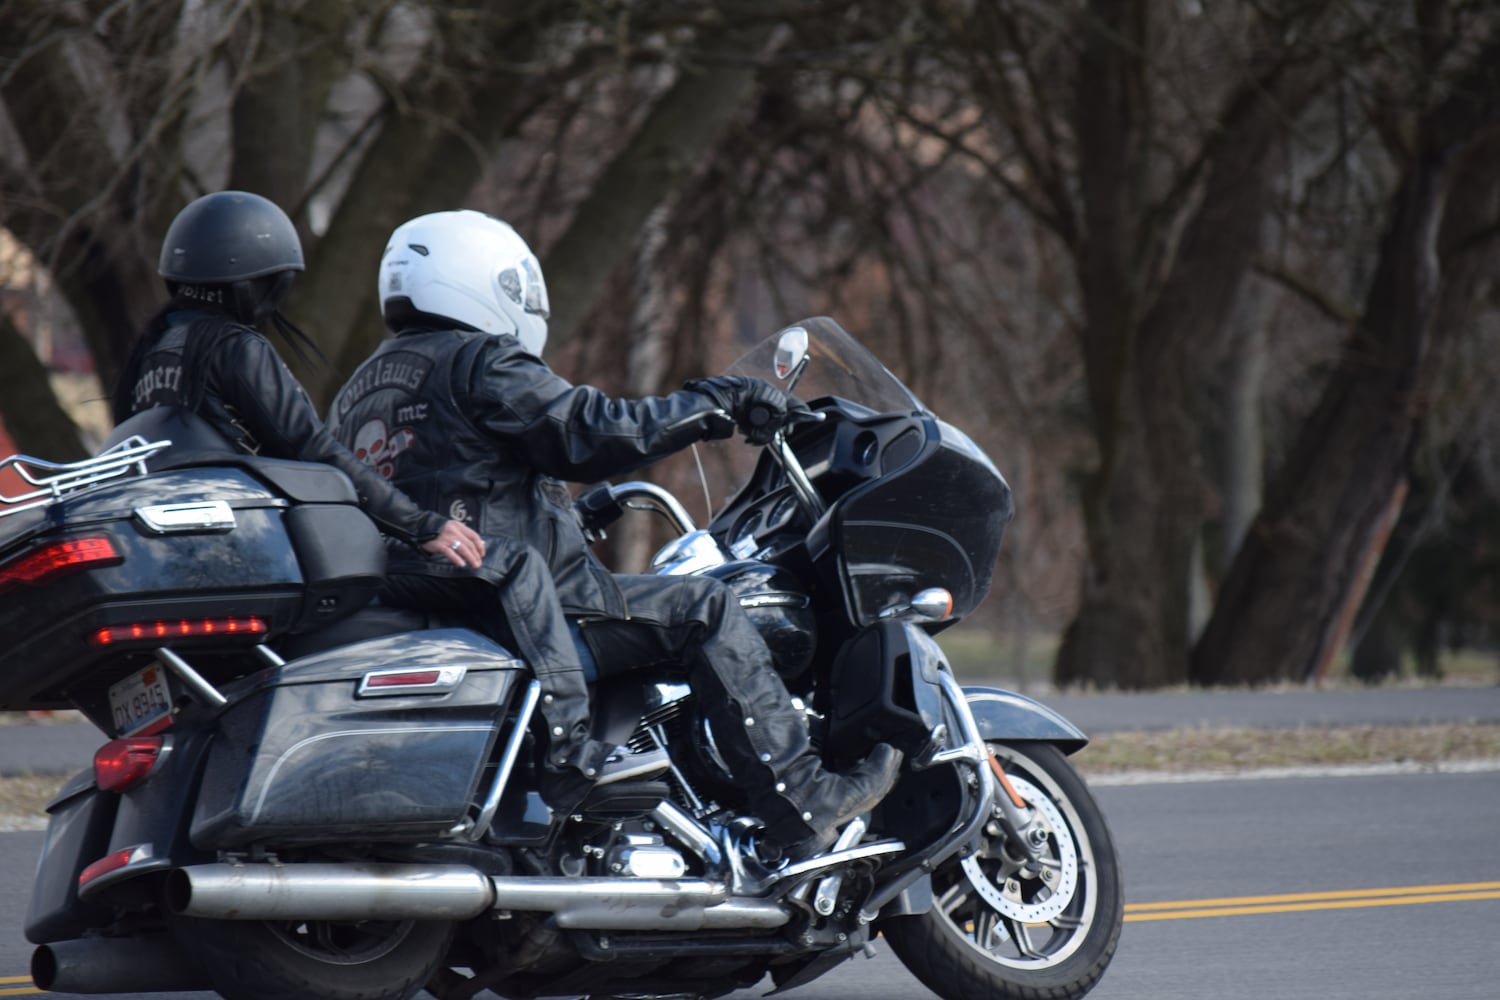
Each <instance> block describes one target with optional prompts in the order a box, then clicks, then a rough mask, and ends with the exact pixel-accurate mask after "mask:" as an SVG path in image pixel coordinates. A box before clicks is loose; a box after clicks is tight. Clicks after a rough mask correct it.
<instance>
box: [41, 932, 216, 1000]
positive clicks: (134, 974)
mask: <svg viewBox="0 0 1500 1000" xmlns="http://www.w3.org/2000/svg"><path fill="white" fill-rule="evenodd" d="M31 981H32V982H33V983H35V984H36V985H37V988H38V989H42V990H47V991H50V992H53V993H176V992H183V991H189V990H191V991H198V990H210V989H213V986H212V985H210V984H209V981H208V976H206V975H205V974H204V973H203V971H202V970H201V969H199V968H198V967H197V965H196V964H194V963H193V962H192V961H190V960H189V959H187V958H186V957H185V956H184V955H183V954H182V952H181V951H180V950H178V948H177V947H176V946H175V944H174V943H173V942H172V939H171V938H169V937H167V936H166V935H165V934H154V935H150V936H147V937H129V938H80V939H78V940H74V941H54V942H53V943H52V944H44V945H41V946H40V947H38V948H37V949H36V951H34V952H32V953H31Z"/></svg>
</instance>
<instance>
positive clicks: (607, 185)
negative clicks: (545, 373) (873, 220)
mask: <svg viewBox="0 0 1500 1000" xmlns="http://www.w3.org/2000/svg"><path fill="white" fill-rule="evenodd" d="M775 32H776V29H775V27H774V26H773V25H771V24H766V23H763V24H758V25H756V26H755V27H753V28H751V29H749V30H742V29H740V28H738V27H737V26H735V25H734V24H733V22H730V23H729V27H727V28H725V29H723V30H721V31H719V32H718V33H716V34H713V35H710V36H708V37H706V38H704V39H703V40H702V41H701V42H700V43H699V44H698V45H697V46H696V49H697V50H698V51H699V52H700V53H703V54H705V55H706V56H708V57H709V58H710V59H715V60H717V61H713V62H706V63H705V64H703V65H699V66H687V67H684V68H683V69H682V70H681V75H680V76H679V77H678V79H677V81H676V82H675V83H674V84H673V85H672V87H671V88H670V89H668V91H667V93H665V94H664V95H662V97H661V98H660V99H659V100H658V101H657V102H656V103H655V104H654V105H653V106H652V108H651V111H650V113H649V114H648V115H647V116H646V120H645V121H644V122H642V123H641V127H640V128H639V129H638V130H637V131H636V133H635V135H633V136H632V137H631V139H630V142H629V143H628V144H627V145H626V147H625V149H623V150H622V151H621V152H620V154H619V155H618V156H617V157H615V159H614V160H612V161H611V162H610V164H609V166H607V167H606V168H605V169H604V172H603V173H602V174H601V175H600V176H599V179H598V180H597V181H595V182H594V185H593V187H592V188H591V189H590V191H589V194H588V197H586V198H585V199H584V200H583V202H582V204H580V205H579V206H578V209H577V210H576V211H575V212H574V214H573V220H572V222H571V223H570V224H569V225H568V228H567V230H566V231H565V232H564V233H563V234H562V236H561V237H559V239H558V241H557V243H556V244H555V245H554V246H553V247H552V249H551V251H550V252H549V253H548V254H547V259H546V261H545V262H544V268H543V270H544V271H545V272H546V274H547V287H548V290H549V292H550V293H551V298H552V319H551V322H550V323H549V324H548V325H549V329H550V333H549V337H550V342H551V343H552V345H553V346H554V347H560V346H562V345H563V344H565V343H567V342H568V340H569V338H571V337H572V336H573V334H574V332H575V331H576V330H577V329H578V326H579V325H580V324H581V323H582V322H583V321H584V320H586V319H587V318H588V315H589V313H591V312H592V311H593V309H594V306H595V304H596V303H597V302H598V299H599V294H600V291H601V290H602V289H603V288H604V287H605V284H606V282H607V280H608V278H609V275H610V273H611V272H613V271H614V269H615V268H616V267H618V266H619V265H620V264H621V263H623V262H624V261H625V260H627V259H628V258H629V256H630V254H631V248H632V247H633V246H634V245H635V241H636V238H637V236H638V235H639V233H640V230H641V227H642V226H644V225H645V223H646V220H647V218H648V217H650V215H651V213H652V212H653V211H654V210H655V209H656V208H657V207H658V206H660V205H661V204H662V203H663V202H664V201H665V200H666V198H667V196H668V195H669V194H670V193H671V192H672V191H673V190H674V189H676V188H679V187H680V186H681V185H683V184H684V183H685V182H686V181H687V180H688V179H690V178H691V176H692V174H693V172H694V170H695V169H696V168H697V166H698V164H699V161H701V160H702V159H703V156H704V154H705V153H706V152H707V151H708V150H709V149H711V148H713V146H714V145H715V144H716V143H717V142H718V141H719V138H720V137H721V136H722V135H723V133H724V130H725V129H726V128H727V127H728V125H729V122H730V121H731V119H732V118H733V117H734V116H735V115H736V114H738V113H739V112H741V111H742V110H743V109H744V107H745V103H746V101H747V100H748V99H749V98H750V95H751V94H752V93H753V86H754V83H755V74H756V60H757V59H758V57H759V56H760V55H761V54H762V52H763V50H764V49H765V47H766V45H767V44H768V42H769V41H770V39H771V38H772V37H773V35H774V34H775Z"/></svg>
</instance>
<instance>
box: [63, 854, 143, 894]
mask: <svg viewBox="0 0 1500 1000" xmlns="http://www.w3.org/2000/svg"><path fill="white" fill-rule="evenodd" d="M150 859H151V845H150V844H136V845H135V846H134V847H122V848H120V849H119V850H118V851H111V852H110V853H109V854H106V855H105V856H104V857H102V858H100V859H99V860H98V861H95V862H94V863H93V864H91V865H89V866H88V867H87V868H85V869H84V870H83V871H81V872H79V873H78V888H79V891H80V894H81V893H82V892H83V890H85V889H86V888H87V887H88V886H90V885H91V884H92V883H94V882H95V881H96V880H98V879H101V878H103V877H104V876H106V875H108V874H110V873H111V872H117V871H119V870H121V869H122V868H126V867H128V866H130V865H138V864H140V863H141V862H143V861H149V860H150Z"/></svg>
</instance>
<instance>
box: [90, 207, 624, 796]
mask: <svg viewBox="0 0 1500 1000" xmlns="http://www.w3.org/2000/svg"><path fill="white" fill-rule="evenodd" d="M302 269H303V261H302V244H301V241H300V239H299V238H298V236H297V231H296V229H295V227H294V226H293V225H292V222H291V220H290V219H289V218H287V216H286V213H284V212H283V211H282V210H281V209H280V208H279V207H277V206H276V205H275V204H274V203H273V202H271V201H269V200H267V199H265V198H262V197H261V196H259V195H255V194H249V193H247V192H243V191H221V192H218V193H215V194H209V195H205V196H204V197H202V198H199V199H197V200H196V201H193V202H192V203H191V204H189V205H188V206H187V207H185V208H183V209H182V211H181V212H179V213H178V215H177V217H176V218H175V219H174V220H173V221H172V224H171V226H170V227H169V228H168V229H167V235H166V238H165V240H164V241H163V243H162V249H161V260H160V265H159V268H158V273H160V275H161V276H162V278H164V279H165V280H166V286H167V292H168V294H169V295H171V297H172V298H171V301H170V302H169V303H168V304H167V305H166V306H165V307H163V308H162V309H161V311H160V312H159V313H158V314H157V315H156V317H155V318H154V319H152V320H151V321H150V323H149V324H148V325H147V326H146V328H145V330H144V331H143V332H142V334H141V336H140V338H139V340H138V341H137V343H136V345H135V348H134V350H133V352H132V355H131V358H130V360H129V362H128V363H127V365H126V366H125V368H124V370H123V371H122V372H121V376H120V380H119V383H118V385H117V386H116V389H115V394H114V400H113V411H114V412H113V415H114V419H115V422H116V423H118V422H120V421H122V420H124V419H126V418H127V417H129V416H131V415H132V414H135V413H138V412H140V411H142V410H145V409H149V408H150V407H153V406H168V405H171V406H181V407H183V408H185V409H188V410H191V411H192V412H194V413H196V414H197V415H198V416H200V417H202V418H204V419H205V420H206V421H207V422H208V423H209V424H210V425H212V426H213V428H214V429H215V430H217V431H218V432H219V433H220V434H221V435H222V436H223V437H224V438H225V439H226V440H227V441H229V442H231V443H232V444H233V445H234V447H236V448H237V449H239V450H241V451H243V452H246V453H250V454H257V455H265V456H269V457H273V458H286V459H295V460H300V461H306V462H323V463H327V464H329V465H332V466H334V467H335V468H337V469H339V470H341V471H342V472H344V473H345V474H346V475H348V476H349V478H350V479H351V480H352V481H353V483H354V486H355V489H356V491H357V493H358V495H359V501H360V506H361V507H362V508H363V509H364V510H365V512H366V513H367V514H368V515H369V516H370V517H371V518H372V519H373V520H374V521H375V522H376V524H377V525H379V527H380V529H381V530H382V531H383V532H384V533H385V534H386V535H387V536H388V537H391V538H394V539H396V540H398V541H399V542H400V543H402V544H397V545H392V546H391V547H390V562H391V563H394V564H396V565H398V566H402V567H405V568H407V569H410V568H412V567H417V568H418V569H420V570H421V571H422V572H425V573H434V574H442V573H446V574H450V575H451V576H452V577H454V578H462V587H464V588H466V589H465V602H469V603H483V602H493V601H494V600H495V598H496V596H497V594H498V596H499V598H500V603H501V605H502V611H503V623H504V624H506V625H508V626H509V632H510V637H512V638H514V639H515V641H516V644H517V646H518V647H520V650H521V652H522V654H523V655H525V656H526V657H527V659H528V660H529V661H530V662H531V664H532V665H533V668H534V669H535V670H537V673H538V676H539V678H540V679H541V680H542V683H543V685H544V695H543V704H542V708H541V711H542V714H543V718H544V719H546V721H547V726H548V730H549V732H550V733H551V734H552V736H553V740H552V744H553V745H552V749H551V751H550V753H549V759H551V760H555V761H558V762H560V763H559V764H558V766H557V768H556V769H555V770H554V773H553V774H552V775H551V777H552V779H553V780H552V781H550V782H549V783H547V784H546V785H544V793H547V794H548V798H549V801H552V802H553V803H554V805H559V806H561V807H563V808H566V807H568V806H569V805H571V804H572V803H573V802H576V800H577V799H578V798H579V797H581V796H582V794H583V793H585V792H586V791H587V790H588V788H589V787H590V785H591V784H592V780H591V779H592V778H593V774H594V771H595V770H596V769H597V768H598V767H599V766H600V765H601V764H602V762H603V760H604V757H605V755H606V754H607V753H608V750H609V748H607V747H603V746H600V745H597V744H595V743H594V742H593V741H591V740H589V739H588V687H587V685H586V684H585V682H584V680H583V670H582V667H581V665H580V664H579V660H578V653H577V650H576V649H575V648H574V646H573V643H572V638H571V636H570V635H569V633H568V631H567V623H566V622H565V621H564V620H563V617H562V610H561V606H560V605H559V604H558V602H557V599H556V594H555V592H554V590H553V587H552V581H551V578H550V576H549V574H548V573H547V570H546V566H545V564H544V563H543V561H542V560H541V559H540V558H539V557H538V556H537V555H536V553H533V552H531V551H530V550H529V549H527V548H526V547H525V546H524V545H521V544H518V543H515V542H505V541H501V540H497V539H491V540H490V541H489V543H488V544H487V543H486V541H485V539H483V538H481V537H480V536H479V534H478V533H477V532H475V531H474V530H473V529H472V528H470V527H469V526H468V525H467V524H465V523H464V520H463V518H461V517H444V516H442V515H439V514H436V513H432V505H431V504H429V505H428V506H427V507H426V508H425V509H424V508H423V507H420V506H418V505H417V504H416V503H414V502H413V501H412V500H411V498H410V497H409V496H408V495H407V494H405V493H403V492H401V491H400V490H398V489H397V488H396V487H394V486H393V485H392V484H391V483H390V482H389V481H388V479H387V477H385V476H382V475H381V474H380V470H379V469H378V468H372V466H371V463H370V462H369V461H367V459H368V458H370V455H369V454H367V453H361V454H360V455H359V456H358V457H356V454H355V452H354V451H352V450H351V449H350V448H346V447H345V446H344V444H342V443H341V442H340V441H339V440H338V439H337V438H335V437H334V436H333V435H332V434H331V433H329V430H328V428H327V427H326V426H325V425H324V424H323V422H322V421H321V420H320V419H319V417H318V413H317V410H316V409H315V408H314V407H313V405H312V402H311V400H309V399H308V397H307V394H306V392H305V391H304V390H303V388H302V386H301V384H300V383H298V381H297V380H296V378H295V377H294V376H293V375H292V373H291V372H290V371H289V370H288V369H287V367H286V365H285V364H284V363H283V362H282V360H281V358H280V356H279V355H278V354H277V353H276V349H275V347H274V346H272V344H271V342H270V341H269V340H267V339H266V337H265V336H264V335H263V334H262V333H261V332H260V330H259V329H258V327H259V325H260V324H262V323H264V322H269V323H270V324H271V325H273V326H275V327H276V329H277V330H278V331H279V332H280V333H281V334H282V335H283V336H284V337H286V338H288V340H289V341H290V342H291V343H292V345H293V346H294V348H298V349H299V350H300V348H299V347H298V342H299V341H300V342H301V343H304V344H310V343H311V342H310V341H308V340H307V338H306V336H305V335H304V334H303V333H302V331H300V330H298V329H297V328H296V327H295V326H293V325H292V324H291V322H290V321H289V320H287V319H286V318H285V317H284V316H282V315H281V313H280V311H279V306H280V305H281V303H282V302H283V301H284V299H285V297H286V294H287V292H288V291H289V290H290V288H291V285H292V282H293V279H294V278H295V276H296V273H297V272H298V271H301V270H302ZM293 338H295V339H293ZM397 446H398V444H397V443H396V442H385V443H384V444H383V445H382V447H384V448H386V449H389V448H392V447H397ZM418 550H420V551H418ZM475 595H479V596H475ZM423 596H424V595H423V594H422V593H421V592H420V591H417V592H413V593H405V592H403V593H400V594H395V595H392V594H389V593H386V592H382V598H384V599H386V600H387V601H388V603H393V604H401V603H410V604H414V605H416V606H423V605H424V602H423ZM404 597H409V598H410V600H409V601H403V600H402V598H404ZM458 603H464V602H458ZM449 606H451V604H450V605H445V607H449Z"/></svg>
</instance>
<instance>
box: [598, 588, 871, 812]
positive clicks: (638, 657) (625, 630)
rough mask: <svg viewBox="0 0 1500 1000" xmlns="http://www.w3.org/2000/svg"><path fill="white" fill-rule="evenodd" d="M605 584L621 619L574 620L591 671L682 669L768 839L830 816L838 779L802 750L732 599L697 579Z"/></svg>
mask: <svg viewBox="0 0 1500 1000" xmlns="http://www.w3.org/2000/svg"><path fill="white" fill-rule="evenodd" d="M615 581H616V582H617V583H618V584H619V586H620V589H621V592H622V593H623V595H624V597H625V602H626V606H627V608H628V618H626V619H624V620H620V619H612V618H589V617H585V618H582V619H580V624H581V625H582V633H583V637H584V640H585V641H586V642H587V643H588V646H589V650H590V651H591V652H592V653H593V655H594V658H595V660H596V661H597V663H598V667H599V672H600V674H601V675H603V676H612V675H615V674H619V673H623V672H626V671H633V670H639V669H643V668H651V667H656V668H660V667H663V666H669V667H677V668H678V669H681V668H683V667H685V668H686V669H687V672H688V682H689V684H690V685H691V687H692V689H693V692H694V694H695V695H696V696H697V699H698V702H699V704H700V705H701V706H702V709H703V712H704V714H705V715H706V716H707V718H708V720H709V722H710V724H711V725H712V726H713V733H714V740H715V742H716V743H717V745H718V748H719V752H720V754H721V755H722V756H723V758H724V762H725V763H726V764H727V765H728V766H729V769H730V772H731V773H732V774H733V776H734V778H735V779H736V781H738V782H740V783H741V784H742V785H743V787H745V789H746V791H747V793H748V795H749V798H750V804H751V808H752V809H753V810H754V811H755V813H756V815H757V816H758V817H759V818H760V819H761V821H762V822H763V823H765V825H766V831H767V833H768V834H770V835H772V836H776V837H781V838H784V839H786V840H798V839H801V838H803V837H805V836H807V835H808V834H809V832H810V830H811V829H812V828H813V827H814V826H815V825H816V824H817V823H818V821H819V820H824V819H826V818H827V816H828V814H830V813H832V812H835V811H837V810H838V809H839V808H840V807H841V806H842V805H843V804H844V803H843V801H842V800H843V799H844V798H847V792H846V791H845V790H844V789H843V788H842V783H841V779H840V777H839V776H838V775H836V774H834V773H832V772H829V771H826V770H824V768H823V765H822V761H821V760H820V759H819V758H818V757H817V756H816V755H815V754H814V753H813V752H812V749H811V745H810V742H809V739H808V728H807V719H806V716H805V715H804V714H803V713H802V712H801V711H799V710H798V709H796V708H794V707H793V706H792V698H791V694H790V693H789V692H788V691H787V688H786V685H785V684H784V683H782V680H781V677H780V675H778V674H777V673H776V670H775V669H774V667H773V666H772V664H771V652H770V650H769V649H767V647H766V644H765V642H764V640H762V639H761V636H760V633H759V632H757V631H756V629H755V626H754V625H752V624H751V623H750V620H749V618H747V617H746V616H745V613H744V611H743V610H742V609H741V608H740V605H739V601H738V600H737V599H736V598H735V596H734V594H733V593H732V592H731V591H730V590H729V589H728V588H727V587H726V586H724V585H723V584H722V583H720V582H719V581H717V580H713V579H709V578H707V577H699V576H649V575H641V576H631V575H616V576H615ZM836 800H838V801H836Z"/></svg>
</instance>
